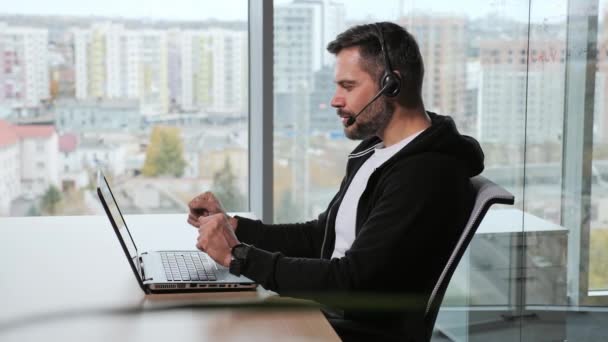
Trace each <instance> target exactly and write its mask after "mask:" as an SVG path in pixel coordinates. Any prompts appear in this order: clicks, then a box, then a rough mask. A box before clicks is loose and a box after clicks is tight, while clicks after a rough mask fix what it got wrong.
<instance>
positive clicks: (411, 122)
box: [188, 22, 483, 340]
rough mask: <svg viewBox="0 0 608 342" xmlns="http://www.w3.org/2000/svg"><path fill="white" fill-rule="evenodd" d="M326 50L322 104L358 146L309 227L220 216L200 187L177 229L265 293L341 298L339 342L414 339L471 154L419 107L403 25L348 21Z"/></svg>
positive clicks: (455, 228)
mask: <svg viewBox="0 0 608 342" xmlns="http://www.w3.org/2000/svg"><path fill="white" fill-rule="evenodd" d="M327 49H328V51H329V52H331V53H332V54H335V56H336V66H335V83H336V91H335V94H334V96H333V99H332V101H331V104H332V106H333V107H335V108H336V109H337V114H338V116H339V117H340V118H341V120H342V124H343V125H344V133H345V135H346V136H347V137H348V138H350V139H363V141H362V142H361V143H360V144H359V146H357V147H356V148H355V149H354V151H353V152H352V153H351V154H350V155H349V156H348V163H347V168H346V175H345V177H344V179H343V181H342V184H341V186H340V189H339V190H338V193H337V194H336V195H335V196H334V198H333V199H332V200H331V202H330V203H329V205H328V207H327V209H326V210H325V211H324V212H323V213H321V214H320V215H319V217H318V219H316V220H313V221H310V222H305V223H300V224H276V225H267V224H264V223H262V222H260V221H254V220H250V219H246V218H242V217H230V216H228V215H227V214H226V212H225V211H224V209H223V208H222V206H221V204H220V202H219V201H218V200H217V199H216V198H215V197H214V196H213V194H212V193H209V192H207V193H204V194H201V195H199V196H197V197H196V198H194V199H193V200H192V201H191V202H190V204H189V207H190V215H189V217H188V222H189V223H190V224H192V225H193V226H195V227H198V228H199V238H198V243H197V247H198V248H200V249H201V250H203V251H205V252H207V253H208V254H209V255H210V256H211V257H212V258H213V259H214V260H216V261H217V262H219V263H220V264H222V265H224V266H226V267H231V272H234V273H241V274H243V275H245V276H247V277H249V278H251V279H253V280H255V281H256V282H258V283H259V284H261V285H262V286H264V287H265V288H266V289H270V290H274V291H277V292H278V293H280V294H285V293H288V294H290V295H292V294H302V296H304V297H306V296H308V297H309V298H317V299H318V298H325V299H328V298H332V297H329V296H326V297H322V296H321V294H323V293H325V294H336V296H334V298H340V296H339V294H347V295H349V297H346V298H347V299H350V300H346V301H344V302H343V303H342V304H340V303H338V304H336V303H329V304H328V305H330V306H332V307H333V308H332V309H331V310H329V309H328V310H327V312H326V315H327V316H328V318H329V320H330V322H331V323H332V325H333V326H334V328H335V329H336V331H337V332H338V334H339V335H340V336H341V337H342V338H343V339H356V338H362V339H367V338H372V337H373V336H375V337H378V338H380V339H398V340H408V339H410V340H411V339H417V338H419V336H420V335H419V330H420V326H419V324H420V322H421V320H422V317H423V314H424V307H425V305H426V302H427V301H428V298H429V296H430V293H431V291H432V289H433V287H434V286H435V283H436V282H437V279H438V278H439V275H440V273H441V271H442V269H443V267H444V265H445V263H446V262H447V259H448V257H449V254H450V252H451V251H452V249H453V247H454V246H455V243H456V241H457V239H458V237H459V235H460V233H461V231H462V229H463V228H464V225H465V224H466V221H467V219H468V216H469V214H470V211H471V209H472V206H473V201H474V198H473V192H472V187H471V184H470V181H469V178H470V177H472V176H475V175H477V174H479V173H480V172H481V171H482V170H483V153H482V151H481V148H480V147H479V144H478V143H477V142H476V141H475V140H474V139H472V138H470V137H467V136H463V135H460V134H459V133H458V131H457V130H456V127H455V125H454V122H453V121H452V119H451V118H449V117H447V116H441V115H437V114H435V113H431V112H427V111H425V108H424V104H423V101H422V96H421V89H422V79H423V74H424V68H423V62H422V58H421V55H420V51H419V48H418V45H417V43H416V41H415V40H414V38H413V37H412V36H411V35H410V34H409V33H408V32H407V31H406V30H405V29H403V28H402V27H400V26H398V25H395V24H392V23H387V22H383V23H377V24H372V25H360V26H355V27H352V28H350V29H349V30H347V31H345V32H343V33H342V34H340V35H338V37H337V38H336V39H335V40H334V41H333V42H331V43H330V44H329V45H328V48H327ZM357 114H359V115H357ZM201 212H202V213H203V214H202V215H200V214H201ZM231 262H232V265H231ZM317 295H318V297H317ZM369 295H376V297H373V296H372V297H370V296H369ZM366 296H367V297H366ZM382 296H384V297H382ZM359 298H363V299H365V298H368V299H369V298H380V299H379V300H378V301H372V302H365V301H362V300H358V299H359ZM382 298H384V299H385V300H382ZM386 299H388V300H386ZM407 299H413V300H411V301H408V300H407ZM330 302H331V300H330ZM393 302H395V303H403V307H399V306H398V307H397V308H395V307H394V306H392V307H391V305H390V304H391V303H393ZM357 303H366V304H365V305H362V306H360V307H357ZM370 303H371V304H372V305H371V307H369V305H367V304H370ZM376 304H377V305H376ZM406 304H407V305H406Z"/></svg>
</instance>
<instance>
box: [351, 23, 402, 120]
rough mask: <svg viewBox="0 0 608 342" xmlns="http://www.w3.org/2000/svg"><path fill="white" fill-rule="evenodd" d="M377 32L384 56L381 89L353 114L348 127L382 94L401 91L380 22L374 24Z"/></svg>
mask: <svg viewBox="0 0 608 342" xmlns="http://www.w3.org/2000/svg"><path fill="white" fill-rule="evenodd" d="M372 25H373V26H374V28H375V30H376V32H377V36H378V40H379V41H380V49H381V50H382V51H381V52H382V55H383V56H384V73H383V74H382V77H380V82H378V83H379V84H380V91H378V93H377V94H376V95H375V96H374V97H373V98H372V99H371V100H370V101H369V102H368V103H367V104H366V105H365V106H364V107H363V109H361V110H360V111H359V113H357V115H355V116H351V117H350V118H348V121H346V127H348V126H351V125H353V124H354V123H355V122H356V120H357V117H358V116H359V115H361V113H363V111H364V110H365V109H366V108H367V107H369V105H371V104H372V103H374V101H376V100H377V99H378V98H379V97H380V96H382V95H384V96H386V97H395V96H397V95H399V92H400V91H401V77H399V75H398V74H397V73H395V72H394V71H393V68H392V66H391V61H390V59H389V56H388V49H387V47H386V43H385V42H384V35H383V34H382V28H381V27H380V25H379V24H378V23H375V24H372Z"/></svg>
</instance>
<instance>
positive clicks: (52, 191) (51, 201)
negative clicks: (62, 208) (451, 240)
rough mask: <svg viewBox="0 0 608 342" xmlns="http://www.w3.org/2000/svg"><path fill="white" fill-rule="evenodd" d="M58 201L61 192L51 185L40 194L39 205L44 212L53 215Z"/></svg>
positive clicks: (59, 200)
mask: <svg viewBox="0 0 608 342" xmlns="http://www.w3.org/2000/svg"><path fill="white" fill-rule="evenodd" d="M59 202H61V192H60V191H59V189H57V187H56V186H54V185H51V186H49V188H48V189H47V190H46V192H45V193H44V195H42V201H41V203H40V206H41V207H42V210H43V211H44V212H45V213H48V214H51V215H54V214H55V213H56V212H57V205H58V204H59Z"/></svg>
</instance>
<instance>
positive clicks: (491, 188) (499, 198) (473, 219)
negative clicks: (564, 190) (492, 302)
mask: <svg viewBox="0 0 608 342" xmlns="http://www.w3.org/2000/svg"><path fill="white" fill-rule="evenodd" d="M471 183H472V184H473V188H474V190H475V204H474V206H473V210H472V211H471V215H470V216H469V220H468V222H467V224H466V226H465V228H464V230H463V231H462V234H461V235H460V239H458V242H457V243H456V247H455V248H454V251H453V252H452V254H451V255H450V258H449V259H448V262H447V264H446V265H445V267H444V269H443V271H442V272H441V275H440V276H439V280H438V281H437V284H436V285H435V288H433V292H431V296H430V298H429V301H428V304H427V307H426V311H425V315H424V327H423V329H424V334H425V335H426V340H427V341H430V340H431V336H432V334H433V327H434V326H435V321H436V320H437V315H438V314H439V307H440V306H441V302H442V301H443V296H444V295H445V291H446V290H447V288H448V284H449V283H450V279H451V278H452V275H453V274H454V271H455V270H456V266H458V262H459V261H460V259H461V258H462V255H463V254H464V252H465V251H466V249H467V246H468V245H469V243H470V242H471V240H472V239H473V236H474V235H475V231H477V228H478V227H479V224H480V223H481V221H482V220H483V217H484V216H485V215H486V213H487V212H488V209H490V207H491V206H492V205H493V204H497V203H498V204H508V205H513V203H515V197H514V196H513V195H512V194H511V193H510V192H508V191H507V190H505V189H503V188H502V187H501V186H499V185H497V184H495V183H494V182H492V181H491V180H489V179H487V178H485V177H483V176H476V177H473V178H471Z"/></svg>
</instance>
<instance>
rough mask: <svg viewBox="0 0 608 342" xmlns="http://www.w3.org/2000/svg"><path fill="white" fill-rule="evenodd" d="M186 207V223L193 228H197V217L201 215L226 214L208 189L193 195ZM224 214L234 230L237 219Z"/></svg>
mask: <svg viewBox="0 0 608 342" xmlns="http://www.w3.org/2000/svg"><path fill="white" fill-rule="evenodd" d="M188 209H189V213H188V223H190V224H191V225H192V226H194V227H195V228H199V218H201V217H207V216H211V215H214V214H224V215H226V211H225V210H224V207H222V203H221V202H220V200H219V199H218V198H217V197H215V195H214V194H213V193H212V192H210V191H207V192H204V193H202V194H200V195H198V196H196V197H194V198H193V199H192V200H191V201H190V203H188ZM226 216H227V218H228V221H229V222H230V226H231V228H232V230H233V231H234V230H236V226H237V224H238V220H237V219H235V218H234V217H230V216H228V215H226Z"/></svg>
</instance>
